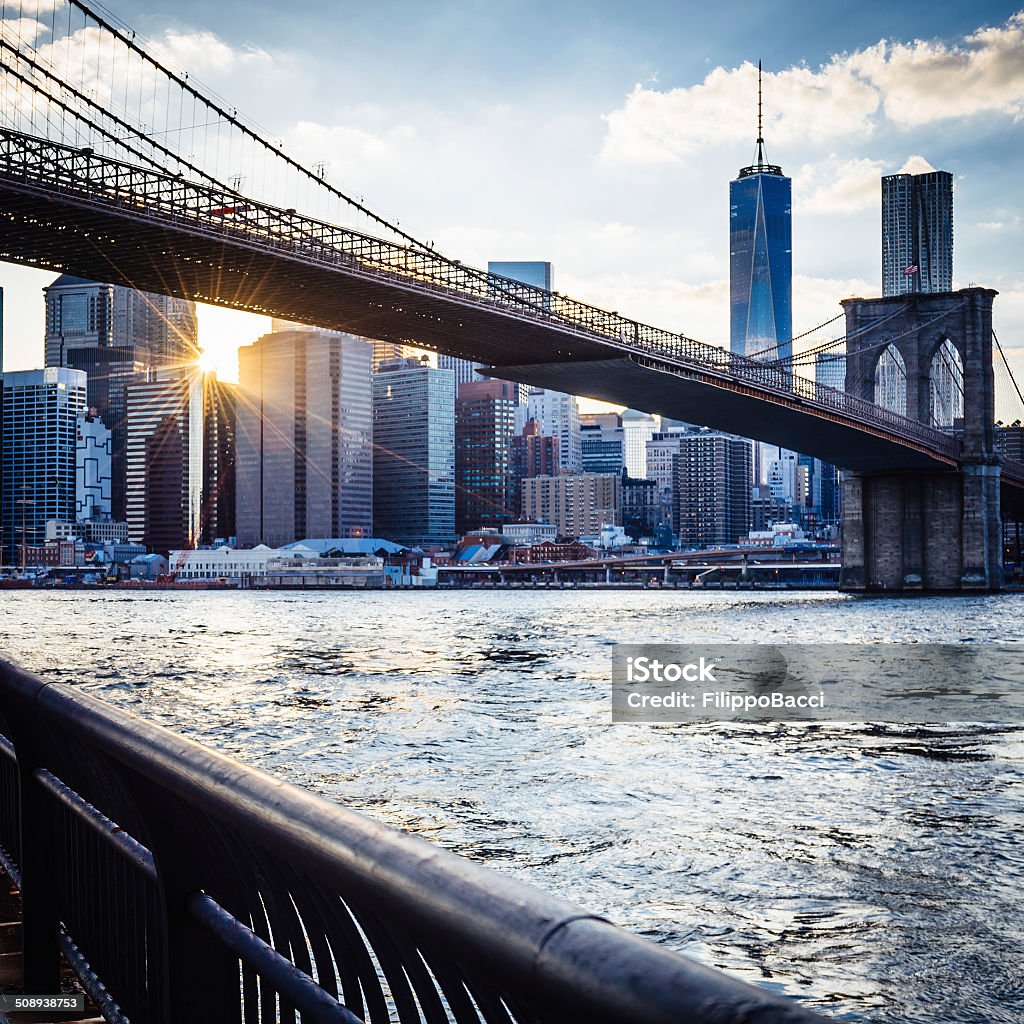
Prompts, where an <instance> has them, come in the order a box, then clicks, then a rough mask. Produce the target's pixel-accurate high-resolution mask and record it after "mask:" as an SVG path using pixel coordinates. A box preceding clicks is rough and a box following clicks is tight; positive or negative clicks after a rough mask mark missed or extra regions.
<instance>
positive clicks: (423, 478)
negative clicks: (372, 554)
mask: <svg viewBox="0 0 1024 1024" xmlns="http://www.w3.org/2000/svg"><path fill="white" fill-rule="evenodd" d="M454 393H455V384H454V381H453V377H452V371H451V370H439V369H437V368H435V367H433V366H429V365H428V364H427V363H424V362H421V361H420V360H418V359H411V358H407V359H395V360H392V361H390V362H385V363H382V364H381V365H380V366H379V367H377V371H376V373H374V375H373V529H374V534H375V535H376V536H377V537H383V538H384V539H385V540H392V541H394V542H395V543H397V544H405V545H407V546H409V547H416V546H419V547H432V546H435V545H438V546H444V545H447V544H451V543H452V542H453V541H454V540H455V402H454V400H453V396H454Z"/></svg>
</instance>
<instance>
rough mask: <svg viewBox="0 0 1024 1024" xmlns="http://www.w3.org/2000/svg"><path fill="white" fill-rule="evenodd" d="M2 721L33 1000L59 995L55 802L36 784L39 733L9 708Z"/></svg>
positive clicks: (26, 980)
mask: <svg viewBox="0 0 1024 1024" xmlns="http://www.w3.org/2000/svg"><path fill="white" fill-rule="evenodd" d="M6 718H7V723H8V725H9V726H10V729H11V737H12V742H13V744H14V750H15V753H16V754H17V757H18V791H19V792H18V795H19V804H20V816H21V823H20V832H21V849H20V850H19V851H18V856H19V858H20V860H19V867H20V869H21V917H22V924H21V928H22V966H23V971H24V977H23V988H24V991H25V992H27V993H29V994H31V995H52V994H55V993H57V992H59V991H60V953H59V950H58V947H57V925H58V924H59V922H60V913H59V908H58V902H57V901H58V885H57V879H56V878H55V877H54V872H55V869H56V862H57V858H56V848H57V844H58V842H60V836H59V835H58V834H57V828H56V820H55V817H54V814H55V808H54V805H53V801H52V800H49V799H48V798H47V795H46V794H45V793H43V792H42V790H41V788H40V787H39V785H38V784H37V783H36V781H35V772H36V769H37V768H44V767H47V766H46V764H45V763H44V762H45V758H44V757H43V753H44V749H43V747H44V744H43V742H42V739H41V737H40V731H39V728H38V727H37V726H36V725H34V724H33V723H32V722H31V720H30V718H29V716H28V715H26V714H25V713H23V712H22V711H21V710H15V709H13V708H12V709H9V710H8V711H6ZM12 852H13V851H12Z"/></svg>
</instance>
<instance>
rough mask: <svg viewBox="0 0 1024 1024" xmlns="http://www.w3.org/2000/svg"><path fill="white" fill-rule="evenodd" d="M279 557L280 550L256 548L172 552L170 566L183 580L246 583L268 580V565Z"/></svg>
mask: <svg viewBox="0 0 1024 1024" xmlns="http://www.w3.org/2000/svg"><path fill="white" fill-rule="evenodd" d="M277 555H278V549H277V548H271V547H268V546H267V545H266V544H257V545H256V547H254V548H230V547H228V546H227V545H223V546H221V547H216V548H197V549H194V550H188V551H180V550H179V551H172V552H171V557H170V564H171V566H172V567H173V568H175V569H176V576H177V578H178V579H180V580H217V579H229V580H238V581H240V582H247V581H249V580H251V579H254V578H256V577H261V576H266V574H267V562H268V561H269V560H270V559H271V558H274V557H276V556H277Z"/></svg>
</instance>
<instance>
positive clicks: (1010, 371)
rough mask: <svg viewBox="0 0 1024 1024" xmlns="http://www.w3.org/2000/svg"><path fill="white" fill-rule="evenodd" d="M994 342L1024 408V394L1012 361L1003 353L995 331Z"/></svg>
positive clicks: (993, 334)
mask: <svg viewBox="0 0 1024 1024" xmlns="http://www.w3.org/2000/svg"><path fill="white" fill-rule="evenodd" d="M992 341H994V342H995V347H996V348H997V349H998V350H999V355H1000V356H1002V365H1004V366H1005V367H1006V368H1007V373H1008V374H1009V375H1010V383H1011V384H1013V386H1014V390H1015V391H1016V392H1017V397H1018V398H1019V399H1020V403H1021V407H1022V408H1024V394H1021V389H1020V386H1019V385H1018V383H1017V378H1016V377H1015V376H1014V372H1013V370H1012V369H1011V368H1010V360H1009V359H1008V358H1007V353H1006V352H1004V351H1002V346H1001V345H1000V344H999V339H998V337H997V336H996V334H995V331H992Z"/></svg>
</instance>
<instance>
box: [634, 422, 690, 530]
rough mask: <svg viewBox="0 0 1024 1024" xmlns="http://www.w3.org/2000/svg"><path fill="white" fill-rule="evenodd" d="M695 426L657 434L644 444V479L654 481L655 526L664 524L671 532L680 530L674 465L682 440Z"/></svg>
mask: <svg viewBox="0 0 1024 1024" xmlns="http://www.w3.org/2000/svg"><path fill="white" fill-rule="evenodd" d="M698 429H699V428H697V427H683V428H679V427H674V428H672V429H670V430H659V431H656V432H655V433H654V434H653V435H652V436H651V439H650V440H649V441H648V442H647V472H646V473H645V474H644V476H645V478H646V479H648V480H651V481H653V482H654V485H655V491H654V500H655V502H656V503H657V519H658V525H662V524H667V525H668V526H669V527H670V528H671V530H672V532H673V533H678V531H679V497H678V492H677V489H676V487H677V484H678V480H677V475H676V464H677V462H678V458H679V451H680V446H681V445H682V443H683V438H684V437H686V436H687V435H688V434H690V433H693V431H694V430H698Z"/></svg>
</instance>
